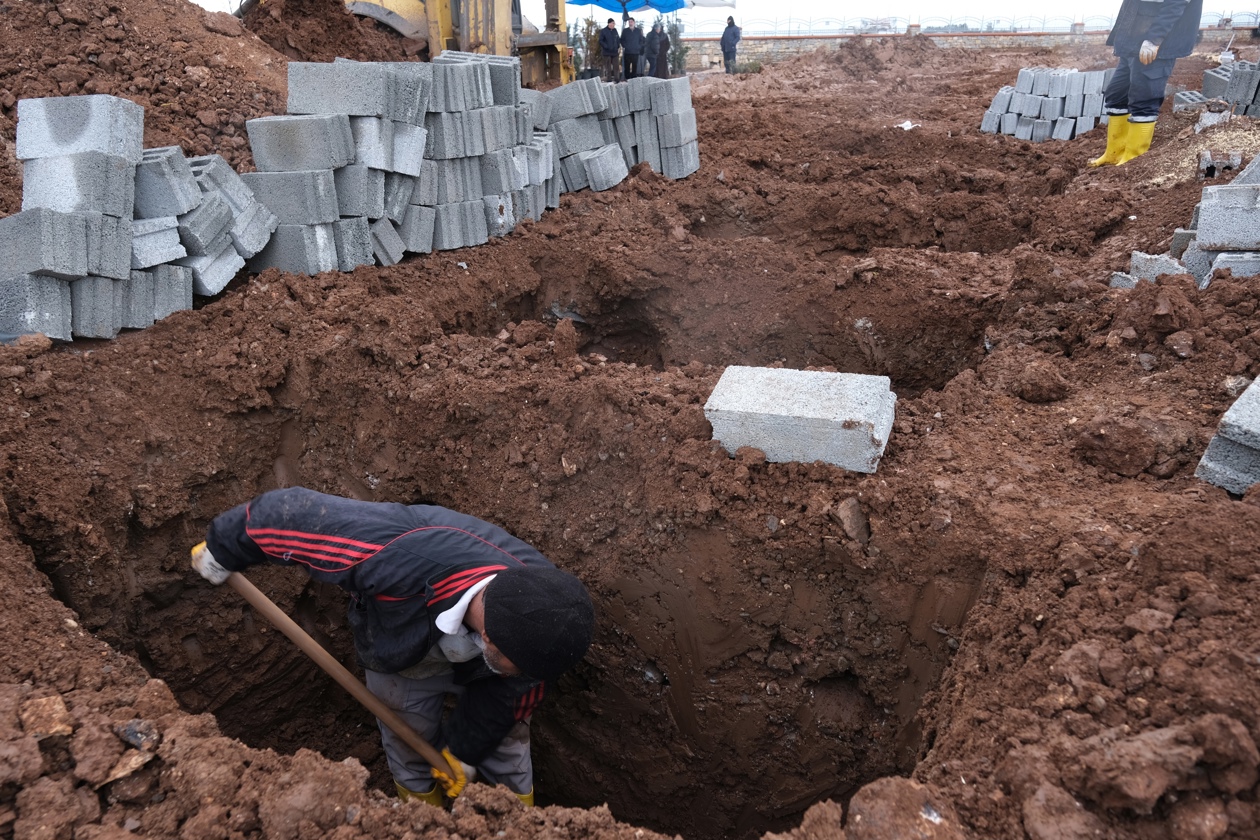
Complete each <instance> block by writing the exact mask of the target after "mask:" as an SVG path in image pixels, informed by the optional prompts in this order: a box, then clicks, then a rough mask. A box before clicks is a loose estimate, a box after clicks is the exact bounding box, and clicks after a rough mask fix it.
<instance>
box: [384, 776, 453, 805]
mask: <svg viewBox="0 0 1260 840" xmlns="http://www.w3.org/2000/svg"><path fill="white" fill-rule="evenodd" d="M394 787H395V788H396V789H397V790H398V798H399V799H401V800H402V801H403V802H427V803H428V804H430V805H432V806H433V807H434V808H441V807H442V789H441V788H440V787H438V786H437V785H434V786H433V790H428V791H425V792H424V793H417V792H416V791H414V790H407V788H405V787H403V786H402V785H400V784H399V783H398V782H394Z"/></svg>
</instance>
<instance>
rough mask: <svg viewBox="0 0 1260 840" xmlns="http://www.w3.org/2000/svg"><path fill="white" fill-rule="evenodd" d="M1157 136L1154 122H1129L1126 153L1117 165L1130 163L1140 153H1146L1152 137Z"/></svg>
mask: <svg viewBox="0 0 1260 840" xmlns="http://www.w3.org/2000/svg"><path fill="white" fill-rule="evenodd" d="M1154 136H1155V123H1154V122H1132V121H1130V122H1129V132H1128V134H1126V135H1125V140H1124V154H1122V155H1121V156H1120V160H1118V161H1116V165H1117V166H1118V165H1120V164H1122V163H1128V162H1129V161H1131V160H1133V159H1134V158H1135V157H1137V156H1138V155H1143V154H1146V152H1147V151H1148V150H1149V149H1150V148H1151V138H1152V137H1154Z"/></svg>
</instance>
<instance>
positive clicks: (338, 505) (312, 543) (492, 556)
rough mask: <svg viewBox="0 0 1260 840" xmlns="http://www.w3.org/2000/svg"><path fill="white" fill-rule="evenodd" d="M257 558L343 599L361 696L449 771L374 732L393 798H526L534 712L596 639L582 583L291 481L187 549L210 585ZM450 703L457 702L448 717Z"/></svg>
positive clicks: (398, 514)
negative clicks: (485, 789)
mask: <svg viewBox="0 0 1260 840" xmlns="http://www.w3.org/2000/svg"><path fill="white" fill-rule="evenodd" d="M261 563H275V564H279V565H285V566H299V567H302V568H304V569H305V570H306V572H307V574H309V575H310V577H311V578H312V579H313V580H317V581H321V582H324V583H331V584H335V585H337V586H339V587H341V588H342V589H344V590H346V591H347V592H348V593H350V627H351V631H352V633H353V638H354V647H355V653H356V655H357V656H358V659H359V662H360V664H361V665H362V666H363V668H364V671H365V673H366V676H367V685H368V688H369V689H370V690H371V691H372V693H373V694H375V695H376V696H377V697H379V698H380V699H381V700H382V701H383V702H384V703H385V704H386V705H387V706H389V707H391V708H393V709H394V710H395V711H397V712H398V714H399V715H400V716H401V717H402V718H403V720H404V721H406V722H407V723H408V724H410V725H411V726H412V728H414V729H415V730H416V732H417V733H418V734H419V735H420V736H421V737H422V738H424V739H425V740H427V741H429V742H430V743H432V744H433V745H434V747H435V748H438V749H440V750H441V752H442V755H443V757H444V758H445V759H446V761H447V763H448V764H449V765H450V767H451V768H452V775H450V776H447V775H446V774H443V773H440V772H438V771H436V770H433V768H431V767H430V766H429V764H428V762H427V761H425V760H424V759H423V758H421V757H420V755H419V754H417V753H416V752H414V751H413V750H412V749H411V748H410V747H408V746H407V745H406V744H405V743H403V741H402V740H401V739H399V738H398V737H397V736H396V735H394V733H393V732H392V731H390V730H389V729H388V727H386V726H384V725H383V724H382V725H381V726H380V730H381V740H382V744H383V746H384V748H385V754H386V757H387V758H388V761H389V767H390V771H391V773H392V774H393V777H394V782H395V785H396V787H397V790H398V794H399V796H400V797H401V798H403V799H413V798H414V799H419V800H421V801H425V802H429V803H430V804H434V805H441V804H442V801H443V794H445V795H446V796H447V797H449V798H451V799H454V798H455V797H456V796H458V795H459V793H460V792H461V791H462V790H463V789H464V786H465V784H467V782H469V781H472V780H473V778H474V777H475V776H476V775H477V774H478V773H480V776H481V778H483V779H484V780H485V781H486V782H487V783H489V784H503V785H506V786H507V787H508V788H509V789H511V790H512V791H513V792H514V793H516V795H517V796H518V797H520V798H521V800H522V801H524V802H525V803H526V804H527V805H532V804H533V794H534V790H533V784H534V778H533V764H532V761H531V758H530V750H529V720H530V715H531V713H532V712H533V710H534V708H535V707H536V706H537V704H538V702H539V701H540V700H541V699H542V697H543V693H544V691H545V686H546V683H547V682H548V681H553V680H555V679H557V678H558V677H559V676H560V675H561V674H563V673H564V672H565V671H567V670H569V669H570V668H572V667H573V666H574V665H576V664H577V663H578V662H580V661H581V659H582V657H583V656H584V655H585V654H586V651H587V648H588V647H589V646H590V643H591V638H592V635H593V632H594V608H593V606H592V603H591V598H590V594H589V593H588V592H587V589H586V587H585V586H584V585H583V584H582V582H581V581H580V580H578V579H577V578H576V577H574V576H573V575H571V574H569V573H567V572H564V571H561V570H560V569H557V568H556V567H555V566H554V565H552V563H551V562H550V561H549V560H548V559H547V558H546V557H544V556H543V555H542V553H540V552H539V551H538V550H537V549H536V548H534V547H533V546H531V545H529V544H527V543H525V542H523V541H521V540H519V539H517V538H516V537H514V536H512V535H511V534H509V533H507V532H506V531H504V530H503V529H502V528H499V527H497V526H495V525H492V524H490V523H488V522H484V521H482V520H480V519H477V518H475V517H472V516H467V515H465V514H462V513H457V512H455V511H453V510H449V509H447V508H443V507H437V506H434V505H403V504H392V503H384V502H364V501H358V500H354V499H344V498H341V497H338V496H329V495H325V494H323V493H317V492H315V491H313V490H307V489H305V488H300V487H294V488H288V489H285V490H273V491H271V492H269V493H264V494H263V495H261V496H259V497H258V498H256V499H254V500H253V501H250V502H247V503H245V504H243V505H239V506H237V507H235V508H232V509H231V510H229V511H227V512H226V513H223V514H221V515H220V516H218V517H217V518H216V519H215V520H214V522H213V523H211V525H210V529H209V532H208V533H207V535H206V540H205V542H203V543H201V544H199V545H198V546H196V547H195V548H193V551H192V564H193V568H194V569H196V570H197V572H198V573H199V574H200V575H201V576H202V577H204V578H205V579H206V580H208V581H210V582H211V583H213V584H216V585H218V584H221V583H223V582H224V581H226V580H227V578H228V576H229V575H230V574H231V573H232V572H234V571H242V570H244V569H247V568H249V567H250V566H254V565H257V564H261ZM448 695H454V696H455V697H456V698H457V700H456V703H455V706H454V709H453V711H452V713H451V714H450V716H449V718H448V719H446V720H443V708H444V704H445V701H446V698H447V696H448ZM435 781H436V782H437V783H436V784H435Z"/></svg>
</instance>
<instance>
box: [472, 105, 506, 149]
mask: <svg viewBox="0 0 1260 840" xmlns="http://www.w3.org/2000/svg"><path fill="white" fill-rule="evenodd" d="M476 115H477V116H480V117H481V135H482V141H481V143H482V148H483V149H484V151H485V152H494V151H498V150H499V149H510V148H511V147H512V146H515V145H516V137H517V133H518V127H517V124H516V109H515V108H512V107H509V106H505V105H504V106H500V105H496V106H494V107H492V108H483V109H482V110H480V111H477V112H476ZM470 116H472V115H470Z"/></svg>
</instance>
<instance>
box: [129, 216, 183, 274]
mask: <svg viewBox="0 0 1260 840" xmlns="http://www.w3.org/2000/svg"><path fill="white" fill-rule="evenodd" d="M186 256H188V251H187V250H186V249H185V248H184V244H183V242H181V241H180V238H179V219H178V218H176V217H175V216H164V217H162V218H158V219H137V220H136V221H134V222H132V223H131V267H132V268H133V269H145V268H151V267H153V266H155V265H161V264H162V263H168V262H174V261H175V260H177V259H180V258H181V257H186Z"/></svg>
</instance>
